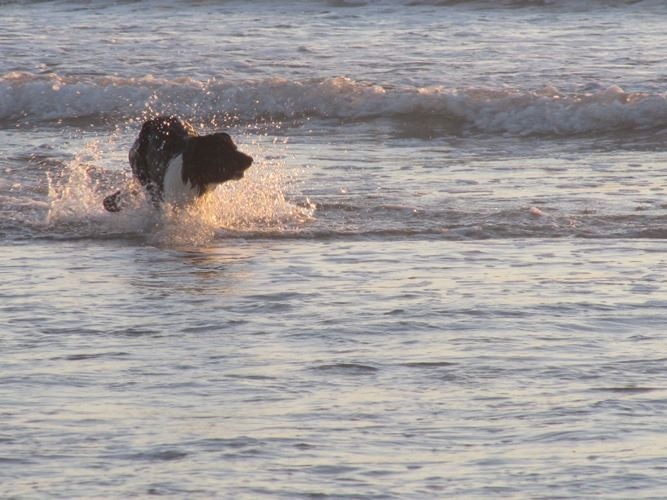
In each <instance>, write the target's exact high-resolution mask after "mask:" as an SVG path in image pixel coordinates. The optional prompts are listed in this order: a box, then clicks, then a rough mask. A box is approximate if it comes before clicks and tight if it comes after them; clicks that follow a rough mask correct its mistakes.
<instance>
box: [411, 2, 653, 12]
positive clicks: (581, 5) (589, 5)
mask: <svg viewBox="0 0 667 500" xmlns="http://www.w3.org/2000/svg"><path fill="white" fill-rule="evenodd" d="M409 4H410V5H432V6H443V7H450V6H461V5H463V6H473V7H486V8H523V7H548V8H565V9H574V10H585V11H588V10H591V9H597V8H604V7H630V6H631V7H633V8H636V7H664V6H665V3H664V1H663V0H586V1H582V0H410V2H409Z"/></svg>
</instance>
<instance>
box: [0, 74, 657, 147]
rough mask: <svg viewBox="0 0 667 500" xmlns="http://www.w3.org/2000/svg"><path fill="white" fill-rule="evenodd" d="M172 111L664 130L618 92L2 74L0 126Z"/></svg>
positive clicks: (650, 103)
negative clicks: (1, 124) (657, 128)
mask: <svg viewBox="0 0 667 500" xmlns="http://www.w3.org/2000/svg"><path fill="white" fill-rule="evenodd" d="M165 112H167V113H174V114H180V115H183V116H188V117H197V118H201V119H203V120H211V119H215V120H216V121H223V122H224V121H225V120H230V119H231V120H240V121H243V122H246V123H253V122H256V121H262V120H266V119H272V120H281V121H286V122H290V121H294V120H296V121H297V122H298V121H300V120H304V119H307V118H321V119H332V120H340V121H343V122H344V121H365V120H375V119H391V120H397V121H405V122H408V123H410V122H415V123H421V122H423V120H424V119H428V120H429V121H430V122H433V124H434V125H438V126H443V127H451V126H459V127H461V128H468V129H476V130H480V131H483V132H490V133H510V134H518V135H527V134H556V135H567V134H580V133H596V132H607V131H614V130H626V129H646V128H655V127H667V96H666V95H665V94H662V93H633V92H625V91H624V90H623V89H621V88H620V87H618V86H616V85H612V86H609V87H603V86H599V87H595V86H593V87H591V86H589V87H587V88H586V89H584V90H582V91H581V92H576V93H564V92H561V91H559V90H558V89H557V88H554V87H553V86H545V87H544V88H542V89H537V90H532V91H525V90H517V89H482V88H464V89H450V88H446V87H439V86H432V87H401V88H397V87H383V86H381V85H375V84H369V83H365V82H358V81H355V80H353V79H350V78H346V77H337V78H324V79H309V80H302V81H294V80H287V79H282V78H271V79H265V80H257V81H245V82H226V81H221V80H210V81H206V82H204V81H198V80H195V79H192V78H181V79H174V80H167V79H162V78H154V77H151V76H146V77H143V78H119V77H96V78H93V77H86V78H83V77H81V78H79V77H76V78H75V77H61V76H58V75H55V74H51V75H48V76H37V75H33V74H28V73H9V74H6V75H4V76H3V77H0V123H2V122H4V123H5V124H7V123H14V122H16V123H17V124H18V125H19V126H20V125H21V124H23V123H25V122H42V121H53V120H56V121H57V120H71V119H92V118H93V117H102V118H104V119H106V120H109V121H113V122H116V123H118V122H123V121H127V120H131V119H135V118H136V119H141V118H142V117H143V116H146V115H147V114H155V113H165Z"/></svg>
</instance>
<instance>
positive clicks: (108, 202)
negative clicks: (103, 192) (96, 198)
mask: <svg viewBox="0 0 667 500" xmlns="http://www.w3.org/2000/svg"><path fill="white" fill-rule="evenodd" d="M120 202H121V199H120V191H116V192H115V193H114V194H110V195H109V196H107V197H106V198H104V201H103V204H104V208H105V209H106V211H107V212H120V210H121V206H120Z"/></svg>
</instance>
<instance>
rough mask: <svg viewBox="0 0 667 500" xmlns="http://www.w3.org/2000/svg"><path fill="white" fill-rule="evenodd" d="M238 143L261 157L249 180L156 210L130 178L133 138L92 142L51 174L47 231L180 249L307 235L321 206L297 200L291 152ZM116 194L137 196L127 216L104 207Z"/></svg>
mask: <svg viewBox="0 0 667 500" xmlns="http://www.w3.org/2000/svg"><path fill="white" fill-rule="evenodd" d="M238 137H239V140H238V141H237V143H238V144H239V148H240V149H241V150H242V151H246V152H248V153H249V154H251V155H252V156H253V157H254V158H255V162H254V163H253V166H252V167H251V168H250V169H249V170H248V171H247V172H246V176H245V177H244V179H242V180H240V181H232V182H228V183H226V184H223V185H221V186H218V188H217V189H216V190H215V191H213V192H212V193H209V194H208V195H206V196H204V197H203V198H201V199H199V200H198V201H197V202H196V203H194V204H192V205H190V206H187V207H171V206H168V205H165V206H162V207H160V208H155V207H153V206H152V204H151V203H150V202H149V201H148V199H147V197H146V195H145V194H144V191H143V189H141V187H140V186H139V185H138V184H137V182H136V181H135V180H134V179H133V178H132V176H131V174H130V169H129V166H128V165H127V160H125V158H126V152H125V145H126V144H127V143H129V142H131V141H130V140H128V138H127V137H124V138H123V137H120V134H115V135H114V136H113V137H111V138H109V139H108V140H99V139H98V140H93V141H89V142H88V143H86V144H85V145H84V147H83V148H82V150H81V151H79V152H78V153H77V154H76V155H75V157H74V158H73V159H72V160H71V161H70V162H69V163H68V164H67V165H66V166H65V168H64V169H63V171H62V172H60V173H59V174H58V175H54V174H51V175H49V177H48V201H49V210H48V215H47V224H48V225H49V226H50V228H51V229H56V230H58V231H59V232H65V233H66V234H67V235H69V236H73V237H85V238H109V237H119V238H140V239H142V240H144V241H145V242H147V243H148V244H156V245H174V246H201V245H206V244H210V243H211V241H213V240H214V239H216V238H223V237H227V236H253V237H262V236H267V237H271V236H274V235H276V234H284V233H286V232H298V231H300V230H301V228H302V226H303V225H304V224H306V223H307V222H308V221H309V220H311V219H312V218H313V216H314V211H315V207H314V206H312V205H310V204H309V203H307V202H306V203H299V202H297V201H295V200H298V198H299V194H298V193H295V192H294V191H295V188H296V186H297V183H298V176H299V172H298V171H297V170H295V169H290V168H289V167H288V166H287V164H286V162H287V160H286V158H287V155H286V154H285V148H286V146H285V145H282V144H279V143H271V142H270V141H269V140H268V138H267V137H261V136H260V137H258V136H256V135H255V136H251V135H242V134H240V135H238ZM277 150H279V151H278V153H279V154H276V151H277ZM110 158H112V159H113V162H112V164H110V161H109V159H110ZM115 189H122V190H124V191H125V192H128V193H132V194H131V195H130V196H129V198H128V205H129V206H128V207H127V208H126V209H124V210H122V211H121V212H118V213H109V212H106V211H105V210H104V208H103V206H102V200H103V198H104V197H105V196H106V195H108V194H110V193H111V192H113V191H114V190H115Z"/></svg>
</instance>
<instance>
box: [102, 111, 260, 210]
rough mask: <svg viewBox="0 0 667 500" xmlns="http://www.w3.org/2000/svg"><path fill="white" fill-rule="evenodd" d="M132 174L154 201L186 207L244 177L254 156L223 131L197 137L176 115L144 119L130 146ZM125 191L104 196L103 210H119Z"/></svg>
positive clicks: (156, 203)
mask: <svg viewBox="0 0 667 500" xmlns="http://www.w3.org/2000/svg"><path fill="white" fill-rule="evenodd" d="M129 159H130V166H131V167H132V174H133V175H134V177H136V178H137V180H138V181H139V183H140V184H141V185H142V186H143V187H144V188H145V189H146V191H147V192H148V194H149V196H150V198H151V200H152V201H153V203H154V204H155V205H159V204H160V203H161V202H165V203H171V204H175V205H185V204H187V203H189V202H191V201H194V200H195V199H197V198H199V197H200V196H202V195H204V194H206V193H208V192H210V191H213V190H214V189H215V187H216V186H217V185H218V184H222V183H223V182H226V181H229V180H232V179H241V178H242V177H243V172H245V170H246V169H248V167H250V165H251V164H252V157H250V156H248V155H247V154H245V153H242V152H240V151H239V150H238V149H237V147H236V144H234V142H233V141H232V138H231V137H230V136H229V135H228V134H225V133H224V132H218V133H215V134H210V135H203V136H200V135H197V133H196V132H195V130H194V128H193V127H192V125H190V124H189V123H187V122H184V121H181V120H179V119H178V118H176V117H174V116H159V117H157V118H153V119H152V120H148V121H146V122H144V124H143V126H142V127H141V132H140V133H139V137H138V138H137V140H136V141H134V144H133V145H132V148H131V149H130V155H129ZM122 207H123V195H122V192H121V191H116V192H115V193H114V194H112V195H109V196H107V197H106V198H104V208H106V209H107V210H108V211H109V212H118V211H120V210H121V209H122Z"/></svg>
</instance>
